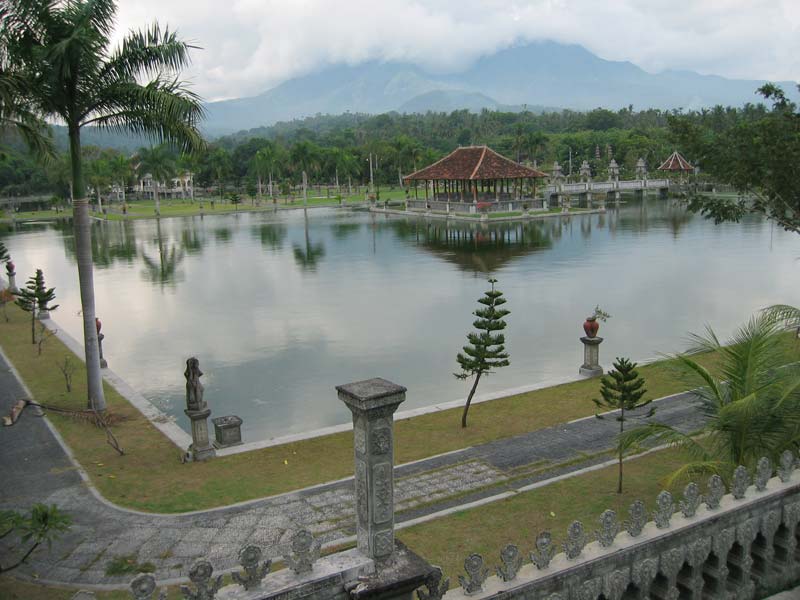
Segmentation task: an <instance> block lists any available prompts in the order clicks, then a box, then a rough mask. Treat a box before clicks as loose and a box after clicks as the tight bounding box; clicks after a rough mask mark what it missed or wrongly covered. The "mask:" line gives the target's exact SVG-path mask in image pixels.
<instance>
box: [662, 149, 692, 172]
mask: <svg viewBox="0 0 800 600" xmlns="http://www.w3.org/2000/svg"><path fill="white" fill-rule="evenodd" d="M658 170H659V171H670V172H671V173H693V172H694V167H693V166H692V165H691V163H690V162H689V161H688V160H686V159H685V158H683V155H682V154H681V153H680V152H678V151H677V150H675V151H674V152H673V153H672V154H670V155H669V158H668V159H667V160H665V161H664V162H663V163H661V166H660V167H658Z"/></svg>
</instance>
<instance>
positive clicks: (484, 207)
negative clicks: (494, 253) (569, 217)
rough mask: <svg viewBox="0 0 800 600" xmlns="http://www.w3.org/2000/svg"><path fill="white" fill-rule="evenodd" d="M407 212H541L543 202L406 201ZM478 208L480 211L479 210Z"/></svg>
mask: <svg viewBox="0 0 800 600" xmlns="http://www.w3.org/2000/svg"><path fill="white" fill-rule="evenodd" d="M406 203H407V206H408V208H409V210H432V211H437V212H444V213H468V214H478V213H481V212H490V213H491V212H518V211H526V210H542V209H543V208H544V200H543V199H542V198H521V199H519V200H502V201H500V202H494V201H491V202H481V203H480V204H476V203H474V202H446V201H442V200H428V201H425V200H406ZM479 207H480V209H479Z"/></svg>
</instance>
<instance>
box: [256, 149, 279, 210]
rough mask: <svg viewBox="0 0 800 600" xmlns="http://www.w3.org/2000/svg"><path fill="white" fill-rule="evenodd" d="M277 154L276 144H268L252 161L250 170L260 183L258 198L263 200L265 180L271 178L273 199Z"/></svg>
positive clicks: (270, 185)
mask: <svg viewBox="0 0 800 600" xmlns="http://www.w3.org/2000/svg"><path fill="white" fill-rule="evenodd" d="M276 157H277V153H276V151H275V144H273V143H272V142H268V143H267V144H266V145H265V146H264V147H263V148H261V149H259V150H258V151H257V152H256V153H255V154H254V155H253V158H252V159H251V160H250V169H251V171H252V172H253V174H254V175H255V176H256V179H257V181H258V197H259V198H261V194H262V190H263V187H264V178H265V177H268V178H269V187H268V191H269V196H270V198H271V197H272V171H273V169H274V166H275V159H276Z"/></svg>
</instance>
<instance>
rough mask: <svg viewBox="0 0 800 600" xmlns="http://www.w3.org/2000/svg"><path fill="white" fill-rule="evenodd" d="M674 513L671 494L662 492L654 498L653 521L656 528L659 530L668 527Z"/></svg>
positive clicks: (665, 491)
mask: <svg viewBox="0 0 800 600" xmlns="http://www.w3.org/2000/svg"><path fill="white" fill-rule="evenodd" d="M674 512H675V503H674V502H673V501H672V494H670V493H669V492H668V491H667V490H664V491H663V492H661V493H660V494H659V495H658V497H657V498H656V510H655V512H653V520H654V521H655V522H656V527H658V528H659V529H666V528H667V527H669V521H670V519H671V518H672V513H674Z"/></svg>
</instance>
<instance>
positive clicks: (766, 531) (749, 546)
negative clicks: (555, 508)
mask: <svg viewBox="0 0 800 600" xmlns="http://www.w3.org/2000/svg"><path fill="white" fill-rule="evenodd" d="M796 462H797V461H796V457H795V455H794V454H793V453H792V452H790V451H786V452H784V454H783V455H782V456H781V461H780V465H779V467H778V469H777V477H775V478H772V473H773V470H772V465H771V464H770V461H769V460H768V459H766V458H762V459H761V460H760V461H759V463H758V467H757V469H756V473H755V477H754V478H753V479H752V481H751V476H750V474H749V473H748V472H747V469H745V467H742V466H740V467H738V468H737V469H736V470H735V471H734V474H733V481H732V483H731V489H730V494H726V493H725V492H726V490H725V486H724V484H723V482H722V479H721V478H720V477H719V476H717V475H714V476H712V477H711V478H710V479H709V482H708V488H707V493H706V494H705V496H701V493H700V489H699V487H698V485H697V484H695V483H690V484H688V485H687V486H686V488H685V490H684V492H683V498H682V499H681V500H680V502H679V503H678V508H679V510H678V512H675V509H676V505H675V500H674V498H673V496H672V494H670V492H667V491H663V492H661V493H660V494H659V495H658V498H657V499H656V506H655V510H654V511H653V512H652V515H651V516H652V518H653V521H651V522H648V513H647V511H646V508H645V505H644V503H643V502H641V501H636V502H634V503H633V504H632V505H631V506H630V509H629V511H628V519H627V520H626V521H624V522H620V520H619V518H618V516H617V514H616V513H615V512H614V511H613V510H606V511H605V512H604V513H603V514H602V515H600V517H599V521H598V527H597V530H596V532H595V534H594V537H596V541H592V542H591V543H588V542H589V538H590V536H591V534H589V533H588V531H587V529H588V528H587V527H586V526H584V524H583V523H581V522H580V521H575V522H573V523H572V524H571V525H570V526H569V528H568V530H567V535H566V541H565V542H564V544H563V546H562V549H563V552H562V553H560V554H557V549H556V547H555V545H554V543H553V539H552V536H551V534H550V533H549V532H543V533H541V534H539V536H538V537H537V538H536V540H535V542H534V548H533V550H532V551H531V552H530V553H529V554H528V556H529V557H530V562H528V561H526V560H525V558H524V557H523V552H522V551H521V550H520V548H518V547H517V546H514V545H509V546H506V547H505V548H503V549H502V551H501V552H500V561H501V564H500V566H498V567H496V570H495V571H496V573H497V575H496V576H492V577H489V569H488V568H487V567H486V566H485V563H484V559H483V557H481V556H480V555H478V554H471V555H470V556H469V557H467V559H466V560H465V562H464V568H465V571H466V576H463V575H461V576H459V581H460V583H461V587H460V588H459V589H455V590H452V591H449V592H448V593H446V594H445V597H446V598H447V600H458V599H459V598H463V597H466V596H470V597H471V598H490V597H491V598H500V597H502V598H504V599H505V598H515V597H520V598H526V599H528V598H535V599H540V598H541V599H547V600H599V599H602V600H628V599H645V598H650V599H653V600H668V599H669V600H677V599H678V598H680V599H686V600H700V599H701V598H702V599H716V598H719V599H720V600H727V599H745V598H747V599H750V598H764V597H766V596H768V595H769V594H770V593H774V592H776V591H779V590H782V589H786V588H787V587H789V586H790V585H792V584H795V583H796V582H797V581H798V580H799V579H800V553H799V552H798V541H799V540H800V528H798V522H799V521H800V473H798V472H796V471H795V465H796ZM751 484H752V485H751ZM526 562H527V563H528V564H524V563H526ZM448 585H449V581H448V582H445V583H444V584H441V583H440V582H439V581H434V582H433V584H432V590H433V595H434V596H435V595H438V596H439V597H441V596H442V594H441V592H442V591H444V590H446V589H447V587H448ZM430 595H431V590H429V591H428V592H427V593H425V594H424V595H421V596H420V600H428V598H429V596H430Z"/></svg>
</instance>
